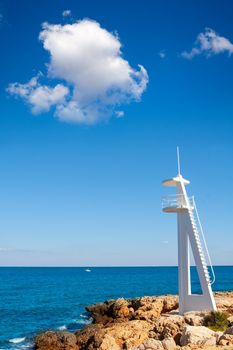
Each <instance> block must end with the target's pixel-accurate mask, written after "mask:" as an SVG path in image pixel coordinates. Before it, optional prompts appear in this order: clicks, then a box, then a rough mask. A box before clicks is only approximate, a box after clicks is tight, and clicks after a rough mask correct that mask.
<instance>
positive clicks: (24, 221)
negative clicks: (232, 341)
mask: <svg viewBox="0 0 233 350" xmlns="http://www.w3.org/2000/svg"><path fill="white" fill-rule="evenodd" d="M64 10H70V13H63V11H64ZM232 12H233V4H232V3H231V2H230V1H220V0H219V1H205V2H203V1H156V2H155V1H152V0H151V1H150V0H147V1H146V3H145V2H141V1H137V2H135V3H134V5H133V6H132V2H131V1H129V0H128V1H98V2H97V1H96V2H95V1H90V0H86V1H60V0H59V1H58V0H56V1H49V2H48V1H45V0H40V1H37V0H35V1H33V2H32V1H31V2H30V1H26V0H22V1H20V2H19V1H0V14H1V16H0V18H1V20H0V41H1V65H0V163H1V171H0V183H1V196H0V209H1V221H0V232H1V242H0V264H1V265H26V266H28V265H29V266H30V265H33V266H34V265H40V266H41V265H43V266H44V265H52V266H53V265H55V266H56V265H58V266H59V265H64V266H69V265H72V266H73V265H74V266H79V265H83V266H92V265H97V266H100V265H175V264H176V263H177V249H176V248H177V242H176V218H175V216H173V215H167V214H163V213H162V212H161V200H160V199H161V196H163V195H166V194H168V192H169V191H168V190H167V189H166V188H162V186H161V181H162V180H163V179H164V178H167V177H170V176H173V175H176V173H177V167H176V146H177V145H179V146H180V149H181V160H182V174H183V175H184V176H185V177H186V178H188V179H190V180H191V184H190V186H189V187H188V191H189V193H190V194H194V195H195V197H196V202H197V205H198V208H199V213H200V217H201V219H202V223H203V226H204V229H205V232H206V238H207V242H208V246H209V250H210V253H211V256H212V260H213V263H214V264H233V246H232V233H233V229H232V227H233V221H232V206H233V186H232V181H231V179H232V178H233V162H232V159H233V137H232V134H233V117H232V114H233V113H232V112H233V105H232V92H233V88H232V78H233V57H232V53H233V46H232V43H233V28H232ZM90 20H92V21H90ZM77 21H79V22H77ZM94 21H95V22H94ZM44 22H47V23H48V26H49V27H47V29H46V28H44V29H43V28H42V23H44ZM77 23H78V26H77V27H76V24H77ZM54 24H58V25H60V26H59V30H60V32H59V34H58V35H60V33H61V32H62V33H63V30H64V29H66V28H68V27H65V26H66V25H70V27H69V28H76V29H77V30H79V29H80V28H81V26H82V25H84V24H85V25H86V26H87V28H89V26H90V25H94V26H96V31H94V34H95V35H96V36H97V37H95V38H94V39H95V40H94V43H96V50H97V51H88V50H92V49H93V45H91V48H90V47H89V46H87V47H86V46H85V45H86V40H87V39H86V38H87V36H86V35H85V30H86V29H85V28H86V27H84V36H83V38H82V39H83V41H82V42H83V43H84V47H85V50H86V51H85V50H84V49H83V47H82V46H78V54H79V53H80V52H81V53H83V52H84V51H85V55H86V56H85V55H84V56H81V64H83V62H84V63H85V62H86V64H87V65H88V64H89V66H88V68H91V69H92V68H93V67H94V66H95V64H97V63H98V62H97V59H98V57H100V56H101V60H102V59H103V62H108V63H109V62H110V61H111V60H113V61H114V62H118V63H119V67H120V68H119V69H120V70H119V72H118V71H116V73H117V74H116V77H115V80H114V82H113V83H114V84H115V85H114V84H113V83H112V80H111V79H112V76H113V75H114V74H107V73H108V72H106V69H107V65H106V66H105V65H104V64H103V65H99V64H98V65H97V68H98V69H97V73H98V74H100V72H101V75H100V79H96V78H95V77H93V75H92V74H89V75H87V79H84V81H83V85H82V82H81V80H80V79H81V78H80V77H82V74H81V73H83V71H84V72H85V69H84V68H83V66H82V65H81V66H80V65H79V64H78V63H77V64H76V59H77V57H76V56H75V57H74V58H75V60H74V62H75V64H74V67H71V65H70V63H69V62H71V61H69V59H70V56H69V57H68V58H67V57H66V56H65V57H63V56H61V55H60V54H63V52H59V53H57V51H56V52H55V51H53V50H54V46H53V45H55V44H56V43H57V41H56V40H58V41H59V40H60V37H58V36H57V37H52V36H50V34H51V33H52V31H54V28H55V27H54ZM207 28H209V29H207ZM76 29H75V33H76ZM43 31H44V32H43ZM42 32H43V38H42V39H40V40H39V34H40V33H42ZM116 32H117V33H118V34H116ZM82 33H83V32H82ZM75 35H76V34H75ZM98 35H100V37H98ZM101 35H105V38H108V39H106V40H109V41H108V44H109V47H110V48H111V50H112V47H116V46H117V45H121V49H120V50H121V53H120V52H119V50H118V51H117V50H116V51H114V50H113V51H111V54H110V56H108V59H107V60H106V61H104V60H105V58H106V57H105V56H104V53H103V52H105V51H104V50H103V48H102V46H101V43H102V42H103V41H101V40H102V39H101V38H102V37H101ZM200 35H201V36H200ZM78 38H80V37H78ZM46 40H48V41H49V44H48V45H50V46H49V48H47V49H45V48H44V46H45V45H46ZM59 42H60V41H59ZM65 43H67V44H69V42H68V41H65ZM77 45H81V44H80V41H79V39H78V40H77ZM99 45H100V46H99ZM114 45H115V46H114ZM94 46H95V45H94ZM82 50H84V51H82ZM66 52H68V53H70V52H71V54H72V50H67V51H66ZM112 52H113V54H112ZM59 55H60V56H59ZM89 58H90V63H89ZM67 59H68V61H67ZM71 59H72V57H71ZM55 61H56V62H55ZM58 61H59V64H60V66H58V63H57V62H58ZM54 62H55V63H54ZM67 62H68V63H67ZM72 62H73V61H72ZM101 62H102V61H101ZM111 62H112V61H111ZM111 62H110V63H111ZM138 64H139V65H142V66H143V67H144V69H145V71H144V73H143V72H142V71H141V68H140V67H138ZM111 67H112V65H111ZM114 67H115V65H114ZM71 68H72V69H74V70H73V71H72V70H71ZM114 69H115V68H114ZM49 70H50V72H48V71H49ZM80 71H81V73H80ZM39 72H41V73H39ZM51 72H52V73H51ZM114 72H115V71H114ZM145 72H146V73H147V74H146V73H145ZM76 73H77V74H76ZM118 73H119V74H118ZM128 73H129V74H128ZM68 74H70V75H69V78H67V77H68ZM98 74H97V77H98ZM121 74H122V75H121ZM121 76H123V78H122V80H119V77H121ZM33 77H36V82H35V84H34V85H33V86H32V84H31V85H30V84H29V83H28V82H29V81H30V80H31V79H32V78H33ZM73 77H75V78H74V79H73ZM110 78H111V79H110ZM88 79H89V80H88ZM110 80H111V81H110ZM86 82H87V83H88V84H87V88H86V87H85V83H86ZM97 83H98V84H97ZM100 83H101V84H102V83H103V84H105V85H104V86H105V90H104V93H103V91H102V92H101V94H99V90H98V89H100V87H99V84H100ZM140 83H142V84H143V83H144V85H143V87H141V86H140ZM28 84H29V85H28ZM95 84H97V85H95ZM111 84H112V85H111ZM58 85H59V87H58V88H57V90H56V91H55V90H54V88H55V87H56V86H58ZM81 85H82V88H81V87H80V86H81ZM113 85H114V89H113V88H112V86H113ZM101 86H102V85H101ZM89 87H90V89H92V91H93V94H92V96H91V97H90V96H89V95H88V93H89ZM22 89H23V90H22ZM38 89H39V90H38ZM25 91H26V93H25ZM37 92H40V93H41V92H43V96H42V97H41V94H36V99H35V93H37ZM23 94H24V95H23ZM25 94H26V95H25ZM80 96H81V97H82V98H81V97H80ZM32 98H33V100H32ZM41 98H42V100H41ZM139 100H140V101H139ZM32 101H33V103H32ZM96 101H97V102H96ZM70 103H75V108H76V112H77V109H78V111H79V113H78V114H77V113H76V112H75V113H74V111H73V110H72V111H71V112H70V108H69V107H70ZM67 108H69V109H67ZM35 109H36V110H35ZM119 112H120V114H119ZM68 113H71V114H68ZM72 113H73V114H72ZM119 117H120V118H119ZM85 118H87V119H85ZM90 120H91V122H90Z"/></svg>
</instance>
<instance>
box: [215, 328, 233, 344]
mask: <svg viewBox="0 0 233 350" xmlns="http://www.w3.org/2000/svg"><path fill="white" fill-rule="evenodd" d="M218 344H219V345H224V346H226V345H233V327H230V328H228V329H227V330H226V331H225V332H222V335H220V336H219V337H218Z"/></svg>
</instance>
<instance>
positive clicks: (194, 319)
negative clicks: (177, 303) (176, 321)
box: [184, 311, 205, 326]
mask: <svg viewBox="0 0 233 350" xmlns="http://www.w3.org/2000/svg"><path fill="white" fill-rule="evenodd" d="M204 316H205V314H203V313H201V312H194V311H192V312H186V313H185V314H184V320H185V322H186V323H187V324H189V325H190V326H203V323H204Z"/></svg>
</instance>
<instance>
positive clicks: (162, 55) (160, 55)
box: [159, 50, 167, 58]
mask: <svg viewBox="0 0 233 350" xmlns="http://www.w3.org/2000/svg"><path fill="white" fill-rule="evenodd" d="M166 56H167V54H166V51H165V50H161V51H159V57H160V58H165V57H166Z"/></svg>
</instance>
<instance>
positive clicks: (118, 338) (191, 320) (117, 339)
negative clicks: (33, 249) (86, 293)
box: [35, 292, 233, 350]
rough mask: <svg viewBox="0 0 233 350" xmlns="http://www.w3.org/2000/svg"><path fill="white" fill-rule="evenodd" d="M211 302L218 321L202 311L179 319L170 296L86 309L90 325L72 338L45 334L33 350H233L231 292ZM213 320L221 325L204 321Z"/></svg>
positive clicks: (95, 305)
mask: <svg viewBox="0 0 233 350" xmlns="http://www.w3.org/2000/svg"><path fill="white" fill-rule="evenodd" d="M215 299H216V303H217V307H218V311H219V313H218V314H217V315H213V314H210V313H209V312H207V311H206V312H205V311H203V312H188V313H186V314H184V315H183V316H181V315H179V314H178V307H179V305H178V297H177V296H173V295H164V296H157V297H156V296H155V297H142V298H135V299H123V298H120V299H116V300H109V301H105V302H103V303H97V304H94V305H90V306H87V307H86V309H87V311H88V312H89V313H90V315H91V317H92V318H93V323H92V324H90V325H89V326H87V327H85V328H84V329H82V330H79V331H77V332H75V333H69V332H64V331H61V332H53V331H47V332H44V333H42V334H40V335H38V336H37V338H36V341H35V349H37V350H176V349H180V350H189V349H206V350H207V349H209V350H210V349H229V350H230V349H231V350H233V292H221V293H220V292H219V293H215ZM215 316H218V317H219V318H220V320H221V318H222V319H223V321H224V324H216V325H214V326H213V325H212V326H211V323H208V322H210V321H208V320H211V318H213V317H215ZM223 321H221V322H222V323H223ZM221 327H222V329H219V328H221Z"/></svg>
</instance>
